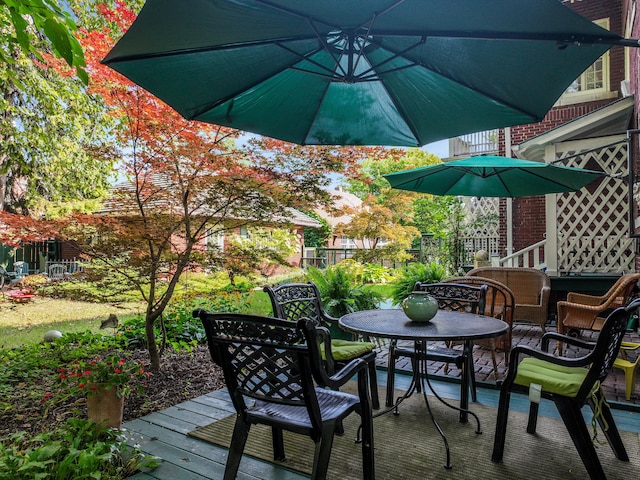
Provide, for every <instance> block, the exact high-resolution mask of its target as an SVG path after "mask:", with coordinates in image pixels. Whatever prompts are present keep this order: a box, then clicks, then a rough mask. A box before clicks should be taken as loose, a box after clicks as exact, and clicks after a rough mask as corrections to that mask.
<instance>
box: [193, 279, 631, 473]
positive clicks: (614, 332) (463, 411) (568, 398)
mask: <svg viewBox="0 0 640 480" xmlns="http://www.w3.org/2000/svg"><path fill="white" fill-rule="evenodd" d="M505 270H507V269H505ZM508 270H513V272H500V271H499V269H495V268H479V269H476V270H474V271H472V272H470V275H469V276H468V277H458V278H456V279H451V280H449V281H447V282H442V283H439V284H421V283H418V284H416V286H415V289H416V290H418V291H420V290H421V291H427V292H429V293H430V294H433V295H434V297H435V298H436V299H437V302H438V307H439V308H438V312H437V314H436V316H435V317H434V318H433V319H431V320H430V321H428V322H419V321H412V320H410V319H409V318H408V317H407V316H406V315H405V314H404V312H403V311H402V310H400V309H389V310H372V311H365V312H356V313H351V314H347V315H345V316H343V317H341V318H340V319H336V318H333V317H330V316H328V315H327V314H326V313H325V312H324V310H323V308H322V303H321V300H320V295H319V292H318V290H317V288H316V287H315V285H313V284H286V285H280V286H277V287H265V291H266V292H267V293H268V294H269V297H270V299H271V302H272V307H273V312H274V317H278V318H279V319H280V320H277V319H275V318H270V317H256V316H250V315H242V314H213V313H208V312H205V311H202V310H200V311H196V312H194V316H197V317H199V318H200V319H201V320H202V322H203V324H204V325H205V330H206V333H207V338H208V341H209V348H210V351H211V355H212V359H213V361H214V362H215V363H217V364H218V365H220V366H221V367H222V369H223V371H224V375H225V381H226V383H227V386H228V388H229V393H230V395H231V398H232V402H233V404H234V406H235V408H236V411H237V413H238V416H237V417H236V426H235V429H234V432H233V439H232V442H231V446H230V454H229V459H228V461H227V466H226V470H225V476H224V478H225V479H233V478H235V476H236V474H237V471H238V466H239V463H240V459H241V458H242V455H243V451H244V445H245V442H246V439H247V436H248V435H249V428H250V426H251V425H252V424H266V425H268V426H270V427H271V429H272V441H273V452H274V459H284V458H285V451H284V444H283V440H282V431H283V430H289V431H293V432H297V433H301V434H304V435H307V436H309V437H311V438H312V439H313V440H314V442H315V443H316V449H315V454H314V462H313V473H312V478H313V479H322V478H325V477H326V465H327V464H328V461H329V458H330V454H331V444H332V437H333V435H334V433H336V432H337V433H340V432H341V425H342V424H341V421H342V419H343V418H345V417H346V416H348V415H350V414H351V413H354V412H355V413H357V414H358V415H360V417H361V422H362V425H361V431H362V435H363V437H362V469H363V470H362V471H363V477H364V478H365V479H372V478H375V466H374V455H373V452H374V449H373V442H374V436H373V425H374V422H373V419H374V418H375V417H377V416H379V415H382V414H385V413H388V412H394V413H396V414H397V413H398V408H399V406H400V405H401V403H402V402H403V401H404V400H405V399H406V398H408V396H410V395H412V394H413V393H422V394H423V397H424V400H425V405H426V407H427V410H428V412H429V413H430V414H431V420H432V421H433V424H434V425H435V426H436V428H437V430H438V432H439V433H440V436H441V437H442V440H443V442H444V445H445V449H446V457H447V458H446V463H445V467H446V468H451V467H452V463H451V460H450V454H449V447H448V443H447V438H446V434H445V432H444V431H443V430H442V429H441V428H440V426H439V424H438V421H437V419H436V418H435V417H434V416H433V414H432V410H431V407H430V403H429V402H430V401H432V400H430V399H429V397H428V396H427V393H426V390H427V389H430V390H431V393H432V394H434V395H435V397H436V398H437V399H438V400H440V401H442V402H443V403H444V404H445V405H447V406H448V407H451V408H453V409H455V410H458V411H459V412H460V421H461V422H463V423H466V422H467V418H468V415H469V414H470V415H472V416H474V417H475V420H476V422H477V429H476V433H481V427H480V421H479V419H478V417H477V416H476V415H475V414H474V413H473V412H472V411H471V410H470V409H469V402H468V399H469V393H471V396H472V399H473V400H474V401H475V380H474V367H473V354H472V349H473V346H474V344H480V343H482V345H483V346H485V347H488V348H490V349H491V351H492V355H493V356H495V352H496V351H497V350H503V351H504V354H505V357H509V363H508V365H509V368H508V372H507V375H506V377H505V379H504V381H502V382H501V386H500V402H499V407H498V418H497V425H496V432H495V437H494V448H493V453H492V460H493V461H494V462H500V461H501V460H502V457H503V451H504V448H505V436H506V430H507V417H508V410H509V399H510V395H511V392H512V391H522V392H525V393H526V392H527V391H528V392H533V393H530V399H531V406H530V413H529V423H528V425H527V432H528V433H531V434H533V433H535V431H536V423H537V415H538V403H539V401H540V400H539V399H540V397H541V398H547V399H551V400H553V402H554V403H555V405H556V407H557V409H558V411H559V413H560V415H561V417H562V418H563V420H564V423H565V425H567V429H568V430H569V432H570V434H571V438H572V440H573V442H574V445H575V447H576V449H577V451H578V453H579V455H580V458H581V459H582V461H583V464H584V466H585V468H586V470H587V472H588V474H589V476H590V478H592V479H603V478H606V477H605V473H604V471H603V469H602V466H601V464H600V461H599V459H598V457H597V454H596V451H595V449H594V446H593V443H592V439H591V436H590V434H589V431H588V428H587V426H586V424H585V422H584V419H583V418H582V415H581V413H580V409H581V407H582V406H584V405H589V406H590V407H591V409H592V410H593V412H594V418H595V419H596V420H597V421H598V422H599V423H600V425H601V426H602V428H603V430H604V428H605V425H608V430H606V431H605V436H606V438H607V440H608V441H609V444H610V445H611V447H612V450H613V451H614V454H615V456H616V458H618V459H619V460H622V461H628V459H629V457H628V455H627V452H626V450H625V446H624V444H623V443H622V440H621V438H620V435H619V433H618V431H617V429H616V425H615V422H614V420H613V417H612V415H611V412H610V410H609V406H608V404H607V403H606V402H604V396H603V392H602V388H601V382H602V381H603V380H604V379H605V378H606V376H607V375H608V373H609V372H610V371H611V369H612V368H613V367H614V363H615V362H619V360H624V359H623V358H617V357H618V353H619V351H620V350H621V346H622V345H623V338H624V335H625V332H626V329H627V324H628V322H629V318H630V317H631V315H632V314H633V313H635V312H636V311H637V310H638V308H640V299H636V300H634V301H631V302H629V296H630V295H631V293H632V291H633V289H632V288H631V287H629V284H633V285H636V284H637V282H638V279H640V274H638V275H635V274H634V275H629V276H624V277H623V278H621V279H620V281H619V283H620V285H624V287H621V286H620V285H618V286H617V287H615V288H612V289H611V291H610V292H608V293H609V296H608V297H607V299H601V302H600V303H601V304H607V305H608V306H612V307H611V308H610V309H603V310H601V311H600V313H599V314H598V315H602V316H605V315H606V317H604V319H603V320H602V321H598V322H594V323H592V324H590V325H588V326H586V327H584V326H583V327H582V328H592V329H595V328H597V329H598V331H599V334H598V337H597V341H596V342H587V341H584V340H580V339H579V338H575V337H571V336H568V335H564V334H562V333H555V332H546V333H545V332H544V328H545V327H544V322H542V321H541V320H539V317H538V316H536V315H535V313H534V312H536V309H540V308H542V307H541V306H542V305H544V304H545V302H548V292H549V283H548V282H547V281H546V280H545V278H544V277H546V275H545V274H544V273H543V272H539V271H537V270H533V269H517V268H515V269H508ZM529 270H531V271H529ZM503 273H504V275H502V274H503ZM483 275H486V276H487V277H486V278H485V277H484V276H483ZM500 275H502V276H500ZM499 279H501V280H504V281H506V282H509V281H511V284H510V285H509V286H507V285H506V284H504V283H502V282H501V281H500V280H499ZM511 287H513V288H511ZM536 289H537V295H536V294H533V291H534V290H536ZM612 295H616V298H617V299H618V300H617V303H615V302H611V301H609V300H610V298H609V297H611V296H612ZM545 296H546V297H547V298H544V297H545ZM570 298H571V300H574V301H569V300H568V303H569V304H573V303H575V300H576V299H577V298H580V299H582V298H584V297H576V296H571V297H570ZM594 302H595V300H594ZM520 306H523V308H522V311H524V312H531V315H532V318H533V321H534V322H535V323H537V324H539V325H540V326H541V327H542V329H543V333H544V335H543V337H542V350H537V349H532V348H529V347H525V346H518V345H516V346H515V347H514V348H513V349H511V348H510V347H511V336H510V333H511V328H512V323H513V320H514V319H515V320H518V319H526V317H523V314H522V313H518V308H519V307H520ZM559 308H560V307H559ZM562 308H565V307H564V306H563V307H562ZM576 308H577V307H576ZM563 311H564V310H563ZM570 318H571V317H570V316H567V317H559V318H558V321H559V323H560V322H561V321H562V320H568V321H567V325H574V324H572V323H571V321H570ZM598 318H599V317H598ZM337 325H339V327H341V329H342V330H341V332H342V336H343V337H344V334H345V332H350V333H352V334H354V336H353V338H345V339H338V338H334V336H333V335H332V331H336V330H335V327H336V326H337ZM580 325H584V324H580ZM565 326H566V325H565ZM565 326H560V325H558V330H559V332H560V331H564V330H563V329H564V328H565ZM572 328H573V327H572ZM371 337H376V338H383V339H388V340H389V341H390V343H389V358H388V380H387V395H386V401H385V407H386V408H385V409H382V410H380V411H378V412H377V413H375V414H374V413H373V410H377V409H379V407H380V405H379V400H378V395H377V380H376V371H375V357H376V351H375V344H374V343H373V342H370V341H368V340H369V339H370V338H371ZM359 339H360V340H359ZM361 339H364V340H366V341H362V340H361ZM400 341H402V342H403V343H402V344H400V343H399V342H400ZM550 341H555V342H557V344H558V350H561V345H562V344H566V345H570V346H572V348H575V347H579V348H580V350H578V354H577V356H575V357H573V358H566V357H559V356H554V355H552V354H550V353H548V350H549V343H550ZM436 342H437V344H436ZM442 342H444V343H442ZM456 342H457V343H461V344H462V348H457V347H456ZM407 345H408V346H407ZM442 345H443V346H442ZM624 345H625V346H624V348H623V351H624V350H633V349H634V348H640V347H639V346H637V345H634V344H626V343H625V344H624ZM585 352H586V353H585ZM403 356H404V357H408V358H410V359H411V365H412V370H413V377H412V381H411V384H410V386H409V388H408V390H407V391H406V392H405V393H404V394H403V395H401V396H400V397H398V398H397V399H396V400H395V401H394V382H393V379H394V373H395V363H396V360H397V359H398V358H400V357H403ZM522 356H525V357H526V358H524V359H521V357H522ZM427 361H442V362H446V363H454V364H456V365H457V366H458V367H459V368H460V370H461V375H462V379H461V386H460V389H461V390H460V405H459V406H454V405H451V404H449V403H447V402H446V401H444V400H443V399H441V398H440V397H439V396H438V394H437V392H435V391H433V389H432V388H431V384H430V382H429V375H428V372H427V366H428V363H427ZM624 361H627V362H629V360H624ZM494 362H495V360H494ZM631 363H633V362H631ZM636 364H637V362H636ZM618 367H620V368H623V367H622V366H621V365H618ZM494 369H495V370H494V374H495V375H496V379H497V368H496V367H495V363H494ZM629 369H630V370H631V367H629ZM633 370H635V367H633ZM354 375H357V385H358V390H357V394H349V393H343V392H340V388H341V387H342V386H344V384H345V383H346V381H347V380H348V379H350V378H352V377H353V376H354ZM536 392H537V395H538V398H537V399H536ZM247 399H251V402H247V401H246V400H247ZM358 437H360V432H359V435H358Z"/></svg>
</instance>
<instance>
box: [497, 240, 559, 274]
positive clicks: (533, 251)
mask: <svg viewBox="0 0 640 480" xmlns="http://www.w3.org/2000/svg"><path fill="white" fill-rule="evenodd" d="M546 244H547V240H546V239H545V240H541V241H539V242H538V243H534V244H533V245H529V246H528V247H527V248H523V249H522V250H519V251H517V252H514V253H512V254H511V255H507V256H506V257H504V258H501V259H499V260H498V262H497V263H498V266H500V267H525V268H545V267H546V264H545V259H544V248H545V245H546Z"/></svg>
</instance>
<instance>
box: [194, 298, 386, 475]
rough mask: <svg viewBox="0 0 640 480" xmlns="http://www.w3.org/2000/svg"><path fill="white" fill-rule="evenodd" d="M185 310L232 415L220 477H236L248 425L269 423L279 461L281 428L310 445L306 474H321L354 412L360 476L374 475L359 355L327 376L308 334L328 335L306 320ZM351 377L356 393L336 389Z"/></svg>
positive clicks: (364, 374)
mask: <svg viewBox="0 0 640 480" xmlns="http://www.w3.org/2000/svg"><path fill="white" fill-rule="evenodd" d="M193 315H194V317H199V318H200V320H201V321H202V324H203V325H204V328H205V332H206V335H207V341H208V344H209V351H210V353H211V358H212V360H213V361H214V362H215V363H216V364H217V365H219V366H220V367H221V368H222V371H223V374H224V380H225V383H226V385H227V388H228V389H229V395H230V396H231V401H232V402H233V406H234V407H235V410H236V413H237V415H236V422H235V426H234V429H233V436H232V439H231V445H230V447H229V455H228V458H227V464H226V467H225V471H224V480H233V479H235V478H236V475H237V472H238V467H239V466H240V461H241V460H242V455H243V452H244V447H245V444H246V441H247V438H248V436H249V429H250V428H251V425H254V424H263V425H268V426H270V427H271V429H272V443H273V455H274V459H276V460H285V452H284V443H283V435H282V432H283V430H287V431H291V432H294V433H298V434H302V435H307V436H309V437H311V439H312V440H313V441H314V443H315V444H316V448H315V454H314V459H313V469H312V472H311V478H312V479H314V480H323V479H325V478H326V476H327V467H328V465H329V460H330V456H331V446H332V444H333V437H334V434H335V432H336V428H337V426H338V425H339V424H340V423H341V422H342V420H343V419H344V418H345V417H347V416H348V415H350V414H352V413H357V414H358V415H359V416H360V417H361V425H362V433H363V441H362V473H363V478H364V479H365V480H373V479H374V478H375V467H374V457H373V418H372V413H371V404H370V401H369V387H368V382H367V364H366V362H365V361H364V360H361V359H356V360H353V361H352V362H350V363H349V364H347V365H346V366H345V367H344V368H343V369H341V370H340V371H338V372H336V373H335V374H334V375H331V376H329V375H328V373H327V372H326V370H325V369H324V366H323V362H322V359H321V356H320V350H319V343H318V342H317V338H316V337H317V336H321V337H324V338H327V339H328V338H329V332H328V331H327V330H326V329H325V328H323V327H319V326H317V324H316V323H315V322H313V321H312V320H309V319H304V320H300V321H298V322H297V323H293V322H289V321H287V320H281V319H275V318H269V317H260V316H256V315H243V314H237V313H208V312H205V311H204V310H196V311H195V312H193ZM324 343H326V344H329V343H330V342H328V341H327V342H324ZM356 374H357V378H358V394H357V395H352V394H349V393H343V392H339V391H337V390H338V388H339V387H341V386H343V385H344V384H345V383H347V382H348V381H349V380H351V379H352V378H353V376H354V375H356ZM314 382H315V384H314ZM316 384H317V385H316ZM247 400H248V401H247Z"/></svg>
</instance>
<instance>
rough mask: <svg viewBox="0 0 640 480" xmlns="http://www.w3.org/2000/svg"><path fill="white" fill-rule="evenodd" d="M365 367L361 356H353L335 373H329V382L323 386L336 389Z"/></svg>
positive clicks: (365, 363)
mask: <svg viewBox="0 0 640 480" xmlns="http://www.w3.org/2000/svg"><path fill="white" fill-rule="evenodd" d="M366 368H367V362H366V361H364V360H363V359H362V358H354V359H353V360H351V361H350V362H349V363H347V364H346V365H345V366H344V367H342V368H341V369H340V370H338V371H337V372H336V373H335V374H333V375H331V376H330V377H329V378H328V379H329V382H328V383H327V385H325V386H327V387H329V388H330V389H332V390H338V389H339V388H340V387H341V386H343V385H344V384H345V383H347V382H348V381H350V380H351V379H352V378H353V376H354V375H355V374H356V373H358V372H359V371H361V370H363V369H366Z"/></svg>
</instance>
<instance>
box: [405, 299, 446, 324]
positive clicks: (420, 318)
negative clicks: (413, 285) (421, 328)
mask: <svg viewBox="0 0 640 480" xmlns="http://www.w3.org/2000/svg"><path fill="white" fill-rule="evenodd" d="M402 309H403V310H404V313H405V315H406V316H407V317H409V318H410V319H411V320H413V321H414V322H428V321H429V320H431V319H432V318H433V317H435V316H436V313H438V301H437V300H436V299H435V298H433V297H432V296H431V295H429V294H428V293H427V292H411V293H410V294H409V295H407V297H406V298H405V299H404V300H403V301H402Z"/></svg>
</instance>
